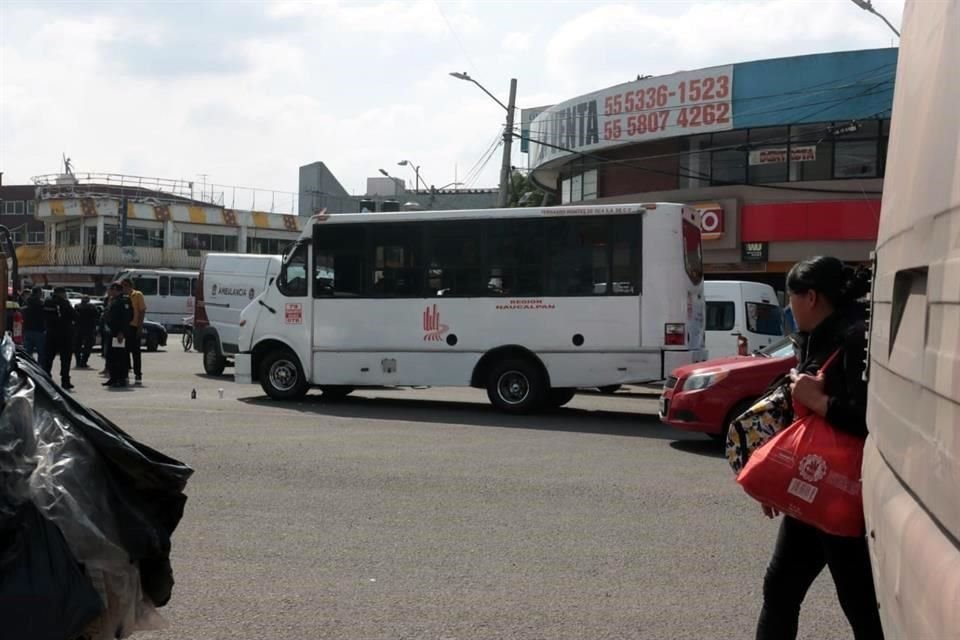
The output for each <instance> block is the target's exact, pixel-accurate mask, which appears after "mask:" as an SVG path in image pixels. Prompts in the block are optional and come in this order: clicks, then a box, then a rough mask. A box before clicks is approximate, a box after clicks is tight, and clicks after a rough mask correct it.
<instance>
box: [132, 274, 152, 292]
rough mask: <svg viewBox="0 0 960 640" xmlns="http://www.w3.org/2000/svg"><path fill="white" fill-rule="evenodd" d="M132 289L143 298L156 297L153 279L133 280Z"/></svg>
mask: <svg viewBox="0 0 960 640" xmlns="http://www.w3.org/2000/svg"><path fill="white" fill-rule="evenodd" d="M133 288H134V289H136V290H137V291H139V292H140V293H142V294H143V295H145V296H155V295H157V279H156V278H155V277H143V276H141V277H139V278H134V280H133Z"/></svg>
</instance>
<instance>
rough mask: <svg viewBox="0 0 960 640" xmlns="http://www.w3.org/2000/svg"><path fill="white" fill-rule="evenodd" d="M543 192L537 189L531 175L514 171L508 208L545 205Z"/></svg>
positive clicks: (511, 177)
mask: <svg viewBox="0 0 960 640" xmlns="http://www.w3.org/2000/svg"><path fill="white" fill-rule="evenodd" d="M543 195H544V194H543V191H542V190H540V188H539V187H537V186H536V185H535V184H534V182H533V180H531V179H530V176H529V174H526V173H521V172H519V171H514V172H513V173H512V175H511V176H510V193H509V194H508V198H507V206H508V207H539V206H540V205H541V204H543Z"/></svg>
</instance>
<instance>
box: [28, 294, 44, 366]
mask: <svg viewBox="0 0 960 640" xmlns="http://www.w3.org/2000/svg"><path fill="white" fill-rule="evenodd" d="M45 315H46V314H44V312H43V289H41V288H40V287H34V288H33V290H32V291H31V292H30V296H29V297H27V299H26V301H25V302H24V304H23V348H24V350H25V351H26V352H27V353H28V354H29V355H30V357H31V358H33V357H34V354H36V356H35V357H36V360H37V362H38V363H39V364H40V365H41V366H42V365H43V363H44V362H46V356H45V354H44V350H45V347H46V341H47V321H46V319H45V317H44V316H45Z"/></svg>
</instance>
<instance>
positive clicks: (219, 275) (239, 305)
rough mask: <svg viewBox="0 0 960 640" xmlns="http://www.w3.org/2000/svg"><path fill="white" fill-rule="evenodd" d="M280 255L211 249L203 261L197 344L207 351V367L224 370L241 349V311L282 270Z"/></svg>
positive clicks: (211, 371)
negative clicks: (215, 251) (223, 251)
mask: <svg viewBox="0 0 960 640" xmlns="http://www.w3.org/2000/svg"><path fill="white" fill-rule="evenodd" d="M281 264H282V262H281V259H280V256H265V255H253V254H242V253H208V254H206V255H205V256H204V257H203V262H201V263H200V282H199V283H198V287H197V304H196V309H195V311H194V316H193V344H194V345H196V348H197V349H198V350H199V351H200V352H202V353H203V370H204V371H206V372H207V373H208V374H209V375H213V376H218V375H220V374H221V373H223V369H224V367H226V366H227V364H230V363H229V362H228V359H227V358H228V356H232V355H233V354H235V353H236V352H237V340H238V335H239V331H240V312H241V311H243V308H244V307H246V306H247V305H248V304H250V301H251V300H253V299H254V298H255V297H257V296H258V295H260V294H261V293H262V292H263V290H264V289H266V288H267V285H268V284H269V283H270V282H271V281H272V280H273V278H274V277H276V275H277V274H278V273H280V266H281Z"/></svg>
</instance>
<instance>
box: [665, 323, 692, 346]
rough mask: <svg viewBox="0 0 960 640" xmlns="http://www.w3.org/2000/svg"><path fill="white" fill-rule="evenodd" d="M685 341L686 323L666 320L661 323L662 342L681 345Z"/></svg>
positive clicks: (669, 344) (668, 344)
mask: <svg viewBox="0 0 960 640" xmlns="http://www.w3.org/2000/svg"><path fill="white" fill-rule="evenodd" d="M686 343H687V325H686V324H684V323H682V322H672V323H671V322H668V323H667V324H665V325H663V344H665V345H667V346H678V345H679V346H683V345H685V344H686Z"/></svg>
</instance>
